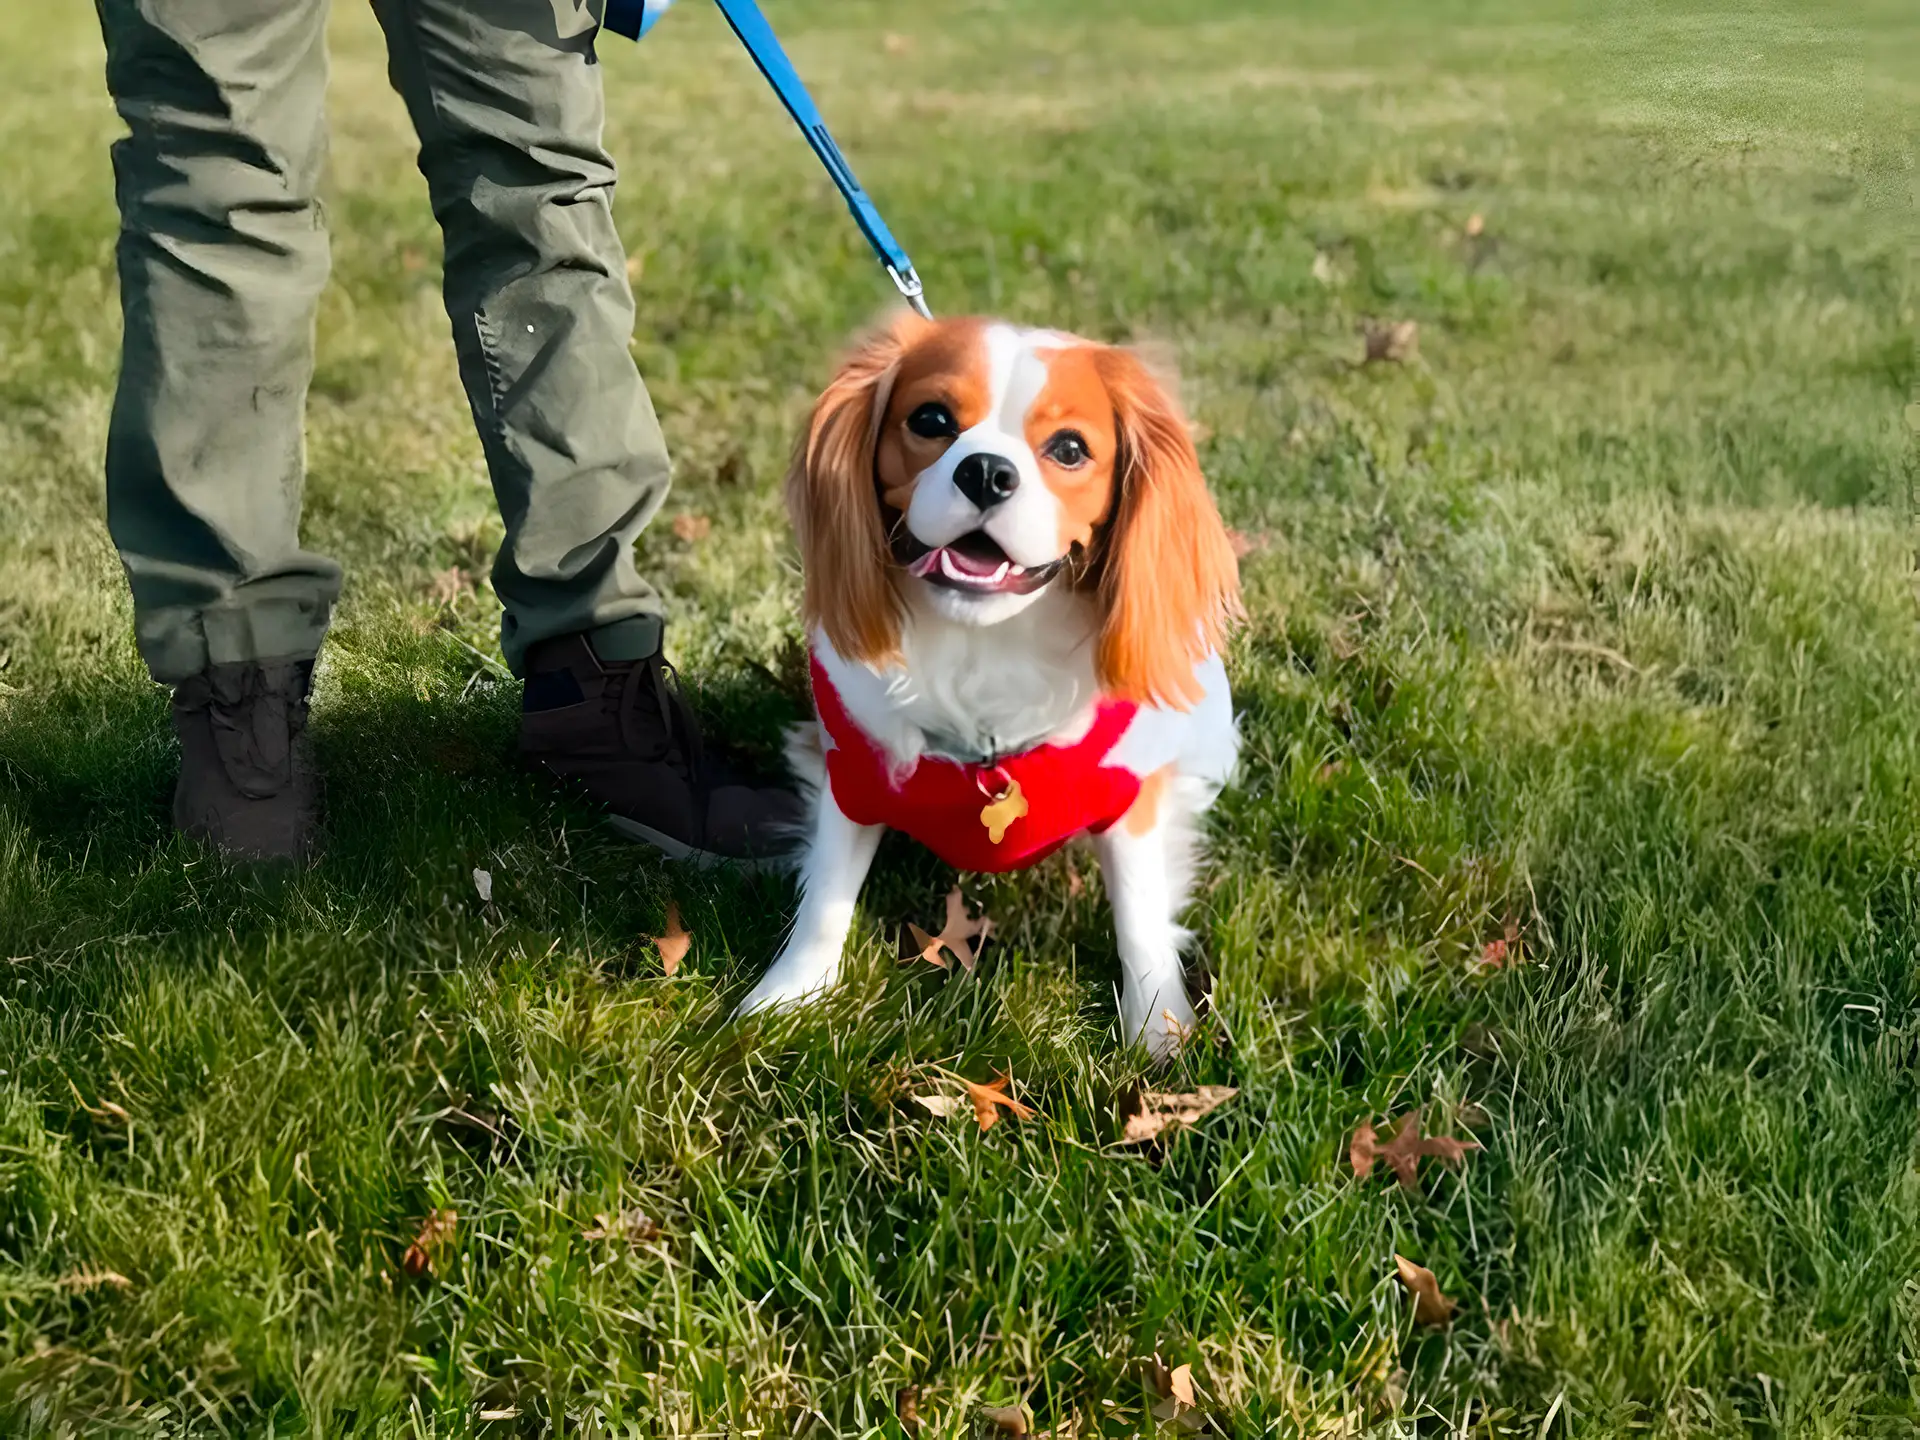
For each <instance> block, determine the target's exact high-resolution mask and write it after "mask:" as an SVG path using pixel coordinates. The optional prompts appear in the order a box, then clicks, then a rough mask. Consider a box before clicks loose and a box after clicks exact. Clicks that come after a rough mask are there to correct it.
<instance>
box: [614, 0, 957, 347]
mask: <svg viewBox="0 0 1920 1440" xmlns="http://www.w3.org/2000/svg"><path fill="white" fill-rule="evenodd" d="M672 3H673V0H607V10H606V18H605V25H606V28H607V29H609V30H612V31H613V32H614V33H615V34H617V35H625V36H626V37H627V38H628V39H630V40H638V39H639V38H640V37H641V36H643V35H645V34H646V33H647V32H648V31H649V30H651V29H652V28H653V27H654V25H655V23H657V22H658V20H659V19H660V17H661V16H662V15H663V14H665V13H666V11H667V8H668V6H670V5H672ZM714 3H715V4H716V5H718V6H719V7H720V13H721V14H722V15H724V16H726V17H727V24H728V25H730V26H731V27H732V28H733V33H734V34H735V35H736V36H738V37H739V40H740V43H741V44H742V45H744V46H746V47H747V53H748V54H749V55H751V56H752V57H753V63H754V64H755V65H756V66H758V67H759V70H760V73H761V74H762V75H763V76H765V77H766V81H767V83H768V84H769V85H771V86H772V87H773V92H774V94H776V95H778V96H779V97H780V103H781V104H782V105H784V106H786V109H787V113H788V114H789V115H791V116H792V117H793V123H794V124H796V125H798V126H799V127H800V133H801V134H802V135H804V136H805V137H806V140H807V144H808V145H810V146H811V147H813V153H814V154H815V155H817V156H819V158H820V163H821V164H822V165H824V166H825V167H826V170H827V175H828V177H829V178H830V179H831V180H832V181H833V183H834V185H835V187H836V188H838V190H839V191H840V196H841V198H842V199H844V200H845V201H846V202H847V209H848V211H850V212H851V213H852V215H853V223H854V224H855V225H858V226H859V227H860V233H861V234H862V235H864V236H865V237H866V241H867V244H868V245H870V246H872V247H873V253H874V254H875V255H876V256H878V257H879V259H880V263H881V264H882V265H883V266H885V267H886V271H887V276H888V278H889V279H891V280H892V281H893V284H894V288H895V289H897V290H898V291H899V292H900V294H901V296H902V297H903V298H904V299H905V300H906V302H907V304H909V305H911V306H912V307H913V308H914V310H915V311H917V312H918V313H919V314H921V315H923V316H925V317H926V318H927V319H929V320H931V319H932V318H933V312H932V311H931V310H930V309H928V308H927V300H926V291H925V289H924V287H923V286H922V285H921V284H920V276H919V275H918V274H917V273H915V271H914V268H913V261H912V260H911V259H909V258H908V257H907V252H906V250H905V249H903V248H902V247H901V244H900V242H899V241H898V240H896V239H894V238H893V232H892V231H891V230H889V229H888V228H887V222H886V221H885V220H882V219H881V218H880V211H879V208H878V207H877V206H875V205H874V203H873V201H872V199H871V198H869V196H868V195H867V192H866V191H865V190H864V189H862V188H861V185H860V181H859V180H858V179H857V178H856V177H855V175H854V173H853V167H852V166H851V165H849V164H847V158H846V156H844V155H842V154H841V153H840V147H839V146H838V145H836V144H835V143H834V140H833V135H832V133H831V132H830V131H829V130H828V129H827V122H826V118H825V117H824V116H823V115H821V113H820V107H819V106H817V105H815V104H814V103H813V96H811V95H810V94H808V93H807V87H806V84H805V82H803V81H802V80H801V79H800V75H799V72H798V71H796V70H795V69H794V68H793V62H792V61H791V60H789V59H787V52H786V51H785V50H784V49H783V48H782V47H781V45H780V39H779V37H778V36H776V35H775V34H774V33H773V27H772V26H771V25H769V24H768V23H767V17H766V16H765V15H764V14H762V13H761V11H760V7H759V5H757V4H756V3H754V0H714Z"/></svg>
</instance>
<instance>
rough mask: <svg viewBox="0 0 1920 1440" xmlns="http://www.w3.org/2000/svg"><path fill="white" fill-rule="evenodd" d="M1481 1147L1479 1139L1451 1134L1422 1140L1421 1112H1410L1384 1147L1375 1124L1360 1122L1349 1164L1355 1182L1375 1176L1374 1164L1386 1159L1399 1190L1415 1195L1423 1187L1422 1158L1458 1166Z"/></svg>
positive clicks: (1351, 1147) (1349, 1145)
mask: <svg viewBox="0 0 1920 1440" xmlns="http://www.w3.org/2000/svg"><path fill="white" fill-rule="evenodd" d="M1479 1148H1480V1142H1479V1141H1478V1140H1456V1139H1454V1138H1453V1137H1452V1136H1449V1135H1429V1136H1426V1137H1425V1138H1424V1139H1423V1138H1422V1137H1421V1134H1420V1112H1419V1111H1418V1110H1409V1111H1408V1112H1407V1113H1406V1114H1405V1115H1402V1116H1401V1117H1400V1123H1399V1125H1398V1126H1397V1127H1396V1128H1395V1130H1394V1132H1393V1138H1392V1139H1391V1140H1389V1141H1387V1143H1386V1144H1384V1145H1382V1144H1381V1143H1380V1135H1379V1132H1378V1131H1377V1130H1375V1129H1374V1128H1373V1122H1372V1121H1371V1120H1363V1121H1361V1122H1360V1126H1359V1128H1358V1129H1356V1130H1355V1131H1354V1132H1353V1139H1352V1140H1350V1141H1349V1142H1348V1143H1347V1163H1348V1164H1350V1165H1351V1166H1352V1167H1353V1175H1354V1178H1355V1179H1356V1180H1365V1179H1366V1178H1367V1177H1368V1176H1369V1175H1371V1174H1373V1162H1374V1161H1375V1160H1384V1161H1386V1162H1387V1168H1388V1169H1390V1170H1392V1171H1393V1178H1394V1179H1396V1180H1398V1181H1399V1182H1400V1188H1401V1189H1403V1190H1405V1191H1407V1192H1408V1193H1409V1194H1412V1193H1416V1192H1417V1191H1418V1190H1419V1188H1420V1160H1421V1157H1423V1156H1432V1157H1433V1158H1434V1159H1436V1160H1439V1161H1440V1162H1442V1163H1443V1164H1447V1165H1458V1164H1459V1163H1460V1162H1461V1161H1462V1160H1464V1159H1465V1158H1466V1156H1467V1152H1468V1151H1469V1150H1478V1149H1479Z"/></svg>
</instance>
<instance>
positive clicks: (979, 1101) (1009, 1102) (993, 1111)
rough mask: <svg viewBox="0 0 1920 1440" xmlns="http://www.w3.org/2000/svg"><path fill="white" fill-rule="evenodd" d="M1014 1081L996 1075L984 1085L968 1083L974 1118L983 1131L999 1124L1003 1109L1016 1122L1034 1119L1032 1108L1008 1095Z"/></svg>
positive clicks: (1004, 1076) (1010, 1078) (1005, 1076)
mask: <svg viewBox="0 0 1920 1440" xmlns="http://www.w3.org/2000/svg"><path fill="white" fill-rule="evenodd" d="M1012 1081H1013V1077H1012V1076H1011V1075H996V1076H995V1077H994V1078H993V1079H991V1080H989V1081H988V1082H987V1083H986V1084H984V1085H976V1084H974V1082H973V1081H971V1080H969V1081H967V1082H966V1084H967V1094H969V1095H971V1096H972V1097H973V1113H974V1117H975V1118H976V1119H977V1120H979V1122H980V1128H981V1129H982V1130H991V1129H992V1128H993V1127H994V1125H995V1124H996V1123H998V1121H999V1119H1000V1111H1001V1109H1002V1108H1003V1107H1004V1108H1005V1109H1006V1111H1007V1113H1008V1114H1009V1115H1011V1116H1013V1118H1014V1119H1016V1120H1031V1119H1032V1118H1033V1115H1034V1111H1033V1107H1032V1106H1030V1105H1022V1104H1021V1103H1020V1102H1019V1101H1018V1100H1016V1099H1014V1098H1013V1097H1012V1096H1011V1095H1009V1094H1008V1093H1007V1086H1008V1085H1010V1084H1011V1083H1012Z"/></svg>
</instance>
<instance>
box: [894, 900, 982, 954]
mask: <svg viewBox="0 0 1920 1440" xmlns="http://www.w3.org/2000/svg"><path fill="white" fill-rule="evenodd" d="M907 929H908V930H910V931H911V932H912V933H913V943H914V944H916V945H918V946H919V947H920V948H919V949H918V950H917V951H915V952H914V953H913V954H911V955H903V956H901V960H902V961H903V962H905V961H910V960H925V961H926V962H927V963H928V964H929V965H938V966H939V967H940V968H941V969H942V970H945V969H946V968H947V962H946V959H945V957H943V956H942V955H941V953H940V952H941V950H942V949H945V950H949V951H951V952H952V953H953V957H954V958H955V959H956V960H958V961H959V962H960V964H961V967H962V968H963V969H965V970H966V972H967V973H968V974H969V975H971V974H972V973H973V967H974V965H975V964H976V963H977V962H976V959H975V955H974V946H973V944H972V943H971V942H976V941H977V942H979V943H981V944H984V943H986V941H987V940H988V939H990V938H991V937H992V935H993V921H992V920H991V919H990V918H989V917H987V916H986V915H984V914H982V915H968V914H967V902H966V897H965V896H963V895H961V893H960V890H959V887H958V886H956V887H954V889H953V891H952V892H951V893H950V894H949V895H948V896H947V920H946V923H945V924H944V925H942V926H941V927H940V933H939V934H938V935H929V934H928V933H927V932H926V931H924V930H922V929H921V928H920V927H919V926H918V925H915V924H913V923H911V922H909V923H908V925H907Z"/></svg>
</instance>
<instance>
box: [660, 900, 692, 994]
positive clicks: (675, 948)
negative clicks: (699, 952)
mask: <svg viewBox="0 0 1920 1440" xmlns="http://www.w3.org/2000/svg"><path fill="white" fill-rule="evenodd" d="M692 945H693V936H692V935H690V934H688V933H687V931H685V930H683V929H681V928H680V906H679V903H678V902H677V901H673V900H669V901H668V902H667V933H666V934H664V935H656V936H654V937H653V948H654V949H656V950H658V951H659V952H660V968H661V969H662V970H664V971H666V973H667V976H668V978H669V979H671V978H672V977H673V976H674V975H676V974H678V973H679V970H680V962H681V961H682V960H684V959H686V958H687V951H688V949H690V948H691V947H692Z"/></svg>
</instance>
